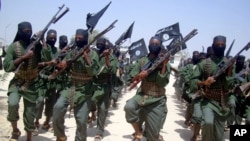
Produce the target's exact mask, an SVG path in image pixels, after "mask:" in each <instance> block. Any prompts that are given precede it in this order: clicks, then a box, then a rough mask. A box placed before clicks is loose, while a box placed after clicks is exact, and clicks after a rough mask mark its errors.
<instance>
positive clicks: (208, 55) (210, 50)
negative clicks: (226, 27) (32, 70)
mask: <svg viewBox="0 0 250 141" xmlns="http://www.w3.org/2000/svg"><path fill="white" fill-rule="evenodd" d="M213 54H214V51H213V48H212V47H211V46H209V47H207V55H206V57H207V58H209V57H210V56H211V55H213Z"/></svg>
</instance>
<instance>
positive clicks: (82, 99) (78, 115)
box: [52, 29, 100, 141]
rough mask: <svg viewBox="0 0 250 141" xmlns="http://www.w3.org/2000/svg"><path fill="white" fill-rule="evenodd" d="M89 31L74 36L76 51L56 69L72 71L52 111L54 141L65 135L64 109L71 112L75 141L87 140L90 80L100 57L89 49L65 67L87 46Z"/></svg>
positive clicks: (97, 68)
mask: <svg viewBox="0 0 250 141" xmlns="http://www.w3.org/2000/svg"><path fill="white" fill-rule="evenodd" d="M88 37H89V35H88V31H87V30H84V29H77V30H76V34H75V43H76V48H74V49H73V50H72V51H71V52H70V53H68V54H67V55H66V56H65V58H64V59H63V60H62V61H61V62H59V64H58V65H57V67H58V69H59V70H60V69H61V70H65V69H66V68H69V69H71V71H70V74H69V77H70V81H69V82H65V83H66V86H65V88H64V89H63V90H62V92H61V93H60V97H59V99H58V100H57V102H56V104H55V105H54V109H53V122H52V123H53V128H54V135H55V136H56V137H57V139H56V141H66V138H67V137H66V135H65V131H64V128H65V127H64V116H65V114H66V112H67V107H68V105H70V109H72V108H73V110H74V117H75V121H76V126H77V127H76V135H75V141H86V140H87V121H88V114H89V108H90V106H91V97H92V95H93V93H94V90H95V87H94V85H93V77H94V76H95V75H97V73H98V71H99V70H100V66H99V57H98V54H97V53H96V51H94V50H91V49H90V48H89V47H87V48H86V49H84V51H83V54H82V56H81V57H79V58H78V59H77V60H75V61H74V62H72V64H71V65H70V66H68V65H67V62H66V61H67V60H69V59H71V58H74V57H75V56H76V55H78V53H79V51H80V50H82V49H83V47H86V45H87V44H88Z"/></svg>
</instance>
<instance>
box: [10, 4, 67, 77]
mask: <svg viewBox="0 0 250 141" xmlns="http://www.w3.org/2000/svg"><path fill="white" fill-rule="evenodd" d="M63 7H64V4H63V5H62V6H61V7H59V10H58V11H57V12H56V14H55V15H54V16H53V17H52V19H51V20H50V21H49V23H48V24H47V25H46V26H45V27H44V28H43V30H42V31H41V32H39V33H38V34H37V35H34V36H33V37H32V42H31V43H30V44H29V45H28V47H27V48H26V50H25V53H27V52H29V51H30V50H33V49H34V47H35V46H36V45H37V44H38V43H39V42H40V41H41V40H42V39H43V37H44V34H45V32H46V31H47V30H48V28H49V27H50V25H51V24H52V23H53V24H55V23H56V22H57V21H58V20H59V19H60V18H61V17H63V16H64V15H65V14H66V13H67V12H68V11H69V8H68V7H67V8H66V9H65V11H64V12H63V13H61V14H60V15H59V16H58V17H56V16H57V15H58V14H59V13H60V11H61V10H62V9H63ZM24 64H25V61H23V62H21V63H20V64H19V65H18V66H17V68H16V70H15V71H14V73H18V71H19V69H20V68H21V67H22V66H23V65H24Z"/></svg>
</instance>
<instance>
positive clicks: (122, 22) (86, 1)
mask: <svg viewBox="0 0 250 141" xmlns="http://www.w3.org/2000/svg"><path fill="white" fill-rule="evenodd" d="M110 1H111V2H112V3H111V5H110V6H109V8H108V9H107V10H106V12H105V13H104V15H103V16H102V17H101V19H100V20H99V22H98V23H97V25H96V27H95V30H98V31H102V30H103V29H105V28H106V27H107V26H108V25H110V24H111V23H112V22H113V21H114V20H118V22H117V23H116V24H115V28H113V29H112V30H111V31H109V32H108V33H107V34H106V35H105V37H107V38H108V39H109V40H110V41H111V42H113V43H114V42H115V41H116V40H117V39H118V38H119V37H120V36H121V34H122V33H123V32H125V31H126V30H127V29H128V27H129V26H130V25H131V23H132V22H135V24H134V27H133V33H132V37H131V39H129V40H127V41H126V42H125V43H124V44H123V45H130V44H131V43H133V42H135V41H137V40H139V39H141V38H144V40H145V42H146V45H148V42H149V39H150V38H151V37H152V36H154V35H155V33H156V31H157V30H159V29H161V28H164V27H167V26H169V25H172V24H174V23H177V22H178V23H179V25H180V31H181V33H182V35H183V36H185V35H186V34H188V33H189V32H190V31H191V30H193V29H198V34H197V35H196V36H194V37H193V38H192V39H191V40H189V41H188V42H187V43H186V45H187V49H186V50H185V51H186V52H189V54H192V52H193V51H194V50H198V51H202V49H203V48H202V47H204V48H205V51H206V48H207V47H208V46H211V44H212V41H213V37H214V36H217V35H224V36H226V37H227V47H229V46H230V44H231V43H232V41H233V40H234V39H235V43H234V46H233V48H232V51H231V53H230V55H232V56H234V55H235V54H236V53H237V52H238V51H239V50H241V49H242V48H243V47H244V46H245V45H246V44H247V43H248V42H250V12H249V5H250V1H249V0H154V1H153V0H1V10H0V39H3V40H5V41H6V43H7V44H10V43H12V41H13V39H14V37H15V34H16V32H17V25H18V23H20V22H23V21H29V22H30V23H31V24H32V28H33V33H36V32H38V31H40V30H42V29H43V28H44V27H45V25H47V23H48V22H49V21H50V20H51V18H52V16H54V15H55V13H56V12H57V11H58V7H59V6H62V5H63V4H65V7H68V8H69V9H70V10H69V12H68V13H67V14H66V15H64V17H62V18H61V19H60V20H59V21H58V22H57V23H56V24H52V25H51V26H50V29H55V30H56V31H57V34H58V37H59V36H60V35H63V34H64V35H67V36H68V38H71V37H72V36H73V35H74V34H75V31H76V29H79V28H83V29H86V28H87V27H86V16H87V14H88V13H96V12H98V11H100V10H101V9H102V8H103V7H105V6H106V5H107V4H108V3H109V2H110ZM165 44H168V43H165ZM242 54H243V55H245V56H246V57H247V58H250V51H249V50H248V51H244V52H243V53H242Z"/></svg>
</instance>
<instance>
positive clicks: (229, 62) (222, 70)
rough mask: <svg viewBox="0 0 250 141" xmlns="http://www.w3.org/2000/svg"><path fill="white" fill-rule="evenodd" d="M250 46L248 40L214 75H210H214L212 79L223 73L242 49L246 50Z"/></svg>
mask: <svg viewBox="0 0 250 141" xmlns="http://www.w3.org/2000/svg"><path fill="white" fill-rule="evenodd" d="M249 48H250V42H249V43H247V45H245V46H244V47H243V48H242V49H241V50H240V51H239V52H238V53H237V54H236V55H235V56H234V57H233V58H231V59H230V60H228V61H227V62H226V63H225V64H224V65H223V66H222V67H221V68H220V69H219V70H218V71H217V72H216V73H215V75H213V76H212V77H214V79H216V78H218V77H219V76H220V75H221V74H223V73H224V72H225V71H226V70H227V69H228V68H229V67H230V66H232V65H233V64H234V63H235V61H236V59H237V58H238V56H239V55H240V54H241V53H242V52H243V51H244V50H246V51H247V50H248V49H249Z"/></svg>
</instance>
